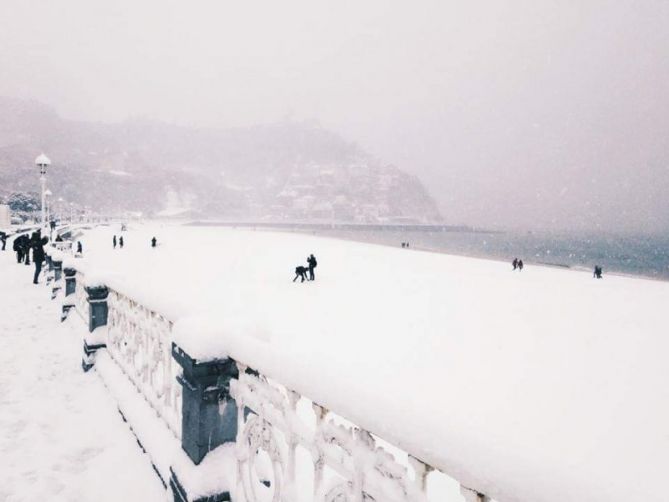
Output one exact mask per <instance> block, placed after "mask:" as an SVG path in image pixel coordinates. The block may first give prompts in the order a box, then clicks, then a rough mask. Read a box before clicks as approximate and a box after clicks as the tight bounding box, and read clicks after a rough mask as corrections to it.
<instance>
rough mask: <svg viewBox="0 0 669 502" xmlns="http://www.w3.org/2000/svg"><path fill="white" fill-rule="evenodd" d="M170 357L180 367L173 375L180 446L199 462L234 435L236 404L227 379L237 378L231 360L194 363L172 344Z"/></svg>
mask: <svg viewBox="0 0 669 502" xmlns="http://www.w3.org/2000/svg"><path fill="white" fill-rule="evenodd" d="M172 357H174V359H175V360H176V361H177V362H178V363H179V364H180V365H181V367H182V368H183V376H180V377H178V378H177V380H178V382H179V383H180V384H181V386H182V387H183V393H182V408H181V417H182V431H181V447H182V448H183V450H184V451H185V452H186V454H187V455H188V456H189V457H190V459H191V460H192V461H193V462H194V463H195V464H199V463H200V462H201V461H202V459H203V458H204V457H205V455H206V454H207V453H208V452H209V451H211V450H213V449H214V448H216V447H218V446H220V445H222V444H224V443H228V442H234V441H235V440H236V438H237V404H236V403H235V400H234V399H232V397H231V396H230V380H231V379H236V378H238V377H239V371H238V370H237V364H236V362H235V361H233V360H232V359H223V360H216V361H210V362H198V361H197V360H195V359H193V358H192V357H191V356H190V355H188V354H187V353H186V352H185V351H184V350H183V349H181V347H179V346H178V345H176V344H175V343H173V344H172Z"/></svg>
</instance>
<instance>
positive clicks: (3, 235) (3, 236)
mask: <svg viewBox="0 0 669 502" xmlns="http://www.w3.org/2000/svg"><path fill="white" fill-rule="evenodd" d="M0 242H2V250H3V251H4V250H5V246H6V245H7V234H6V233H4V232H0Z"/></svg>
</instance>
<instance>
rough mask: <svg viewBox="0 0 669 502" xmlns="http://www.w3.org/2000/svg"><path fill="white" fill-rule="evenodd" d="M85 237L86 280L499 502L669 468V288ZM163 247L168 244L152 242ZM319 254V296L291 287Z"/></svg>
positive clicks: (188, 235) (642, 491)
mask: <svg viewBox="0 0 669 502" xmlns="http://www.w3.org/2000/svg"><path fill="white" fill-rule="evenodd" d="M114 233H116V234H117V235H119V234H120V232H119V231H118V227H115V228H112V227H99V228H95V229H93V230H90V231H87V232H86V233H85V235H84V236H83V237H82V238H81V240H82V242H83V244H84V255H85V258H84V259H81V260H77V263H78V266H79V267H81V268H83V269H85V270H86V271H87V278H89V279H90V280H92V281H102V282H105V283H107V284H108V285H109V286H110V287H112V288H115V289H118V290H119V291H121V292H123V293H124V294H126V295H129V296H131V297H133V298H135V299H136V300H138V301H140V302H142V303H143V304H145V305H147V306H149V307H151V308H153V309H155V310H157V311H158V312H161V313H162V314H164V315H166V316H168V317H169V318H170V319H172V320H174V321H176V322H177V329H176V336H177V338H178V340H179V342H180V343H181V344H183V345H185V346H186V347H187V348H188V349H189V350H190V351H191V352H192V353H193V354H194V355H196V356H198V355H199V356H201V357H202V358H207V357H212V356H217V357H221V356H224V355H226V354H229V355H231V356H232V357H234V358H235V359H237V360H240V361H243V362H245V363H246V364H249V365H252V366H255V367H256V368H257V369H259V370H260V371H262V372H263V373H264V374H266V375H268V376H270V377H272V378H275V379H276V380H278V381H281V382H282V383H283V384H285V385H286V386H289V387H290V388H293V389H295V390H297V391H299V392H300V393H301V394H303V395H305V396H308V397H310V398H311V399H313V400H314V401H316V402H318V403H320V404H322V405H325V406H327V407H328V408H330V409H333V410H336V411H337V413H339V414H341V415H342V416H344V417H345V418H348V419H350V420H352V421H353V422H355V423H356V424H358V425H360V426H362V427H364V428H366V429H368V430H370V431H372V432H374V433H375V434H378V435H379V436H380V437H382V438H384V439H387V440H389V441H391V442H393V443H394V444H396V445H398V446H400V447H402V448H404V449H406V450H408V451H410V452H412V453H413V454H414V455H417V456H419V457H420V458H422V459H424V460H425V461H427V462H430V463H432V464H433V465H435V466H437V467H440V468H442V469H443V470H444V471H445V472H446V473H448V474H450V475H452V476H454V477H455V478H456V479H458V480H459V481H461V482H462V483H463V484H466V485H469V486H475V487H476V488H477V489H479V490H485V492H486V493H488V494H490V495H492V496H493V497H495V498H496V499H498V500H500V501H501V502H512V501H516V500H518V501H523V500H533V501H564V500H579V499H580V500H607V501H617V500H621V501H623V500H625V501H628V500H638V499H643V498H644V497H651V496H653V494H656V493H659V492H661V490H662V473H663V472H665V471H666V468H667V466H669V433H668V432H669V429H668V428H667V425H666V424H667V423H669V406H667V404H666V403H667V402H669V401H668V400H667V398H668V397H669V391H668V390H667V387H666V385H664V382H666V381H667V377H668V376H669V370H668V369H667V366H666V364H665V358H666V354H667V353H668V350H667V349H669V342H668V341H667V340H666V338H665V337H664V333H666V328H667V322H666V315H664V313H663V307H664V306H665V305H666V304H667V301H668V300H669V284H667V283H664V282H658V281H649V280H644V279H633V278H625V277H615V276H607V277H605V279H603V280H601V281H597V280H594V279H592V277H591V275H590V274H588V273H583V272H574V271H568V270H559V269H553V268H545V267H528V268H527V269H526V270H524V271H523V272H520V273H518V272H512V271H511V270H510V266H509V265H507V264H504V263H501V262H495V261H488V260H480V259H472V258H464V257H454V256H448V255H441V254H435V253H427V252H418V251H413V250H405V249H391V248H387V247H382V246H376V245H371V244H355V243H350V242H344V241H337V240H334V239H325V238H317V237H309V236H303V235H288V234H280V233H275V232H264V231H255V232H254V231H250V230H231V229H228V230H223V229H204V228H188V227H180V226H174V225H158V224H157V225H147V226H143V225H142V226H136V227H132V226H131V228H130V229H129V231H128V232H125V233H124V237H125V247H124V249H122V250H121V249H116V250H114V249H113V248H112V235H113V234H114ZM153 236H156V237H157V239H158V247H157V248H155V249H152V248H151V247H150V239H151V238H152V237H153ZM309 253H314V254H315V255H316V256H317V258H318V261H319V266H318V268H317V269H316V279H317V280H316V281H315V282H314V283H304V284H300V283H299V282H298V283H292V282H291V280H292V278H293V270H294V267H295V266H296V265H299V264H304V262H305V260H306V257H307V255H308V254H309Z"/></svg>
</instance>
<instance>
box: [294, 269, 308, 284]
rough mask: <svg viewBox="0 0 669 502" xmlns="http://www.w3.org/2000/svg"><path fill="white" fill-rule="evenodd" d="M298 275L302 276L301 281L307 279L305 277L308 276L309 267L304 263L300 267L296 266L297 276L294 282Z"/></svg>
mask: <svg viewBox="0 0 669 502" xmlns="http://www.w3.org/2000/svg"><path fill="white" fill-rule="evenodd" d="M298 277H301V278H302V280H301V281H300V282H304V281H305V279H306V278H307V267H303V266H302V265H300V266H299V267H295V278H294V279H293V282H295V281H296V280H297V278H298Z"/></svg>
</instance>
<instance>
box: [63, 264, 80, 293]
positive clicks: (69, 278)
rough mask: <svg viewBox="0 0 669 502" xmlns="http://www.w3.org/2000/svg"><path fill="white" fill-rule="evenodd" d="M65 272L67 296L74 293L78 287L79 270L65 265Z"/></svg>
mask: <svg viewBox="0 0 669 502" xmlns="http://www.w3.org/2000/svg"><path fill="white" fill-rule="evenodd" d="M63 274H65V296H70V295H73V294H74V291H75V289H76V281H77V279H76V277H75V276H76V275H77V271H76V270H75V269H73V268H72V267H65V269H64V270H63Z"/></svg>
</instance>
